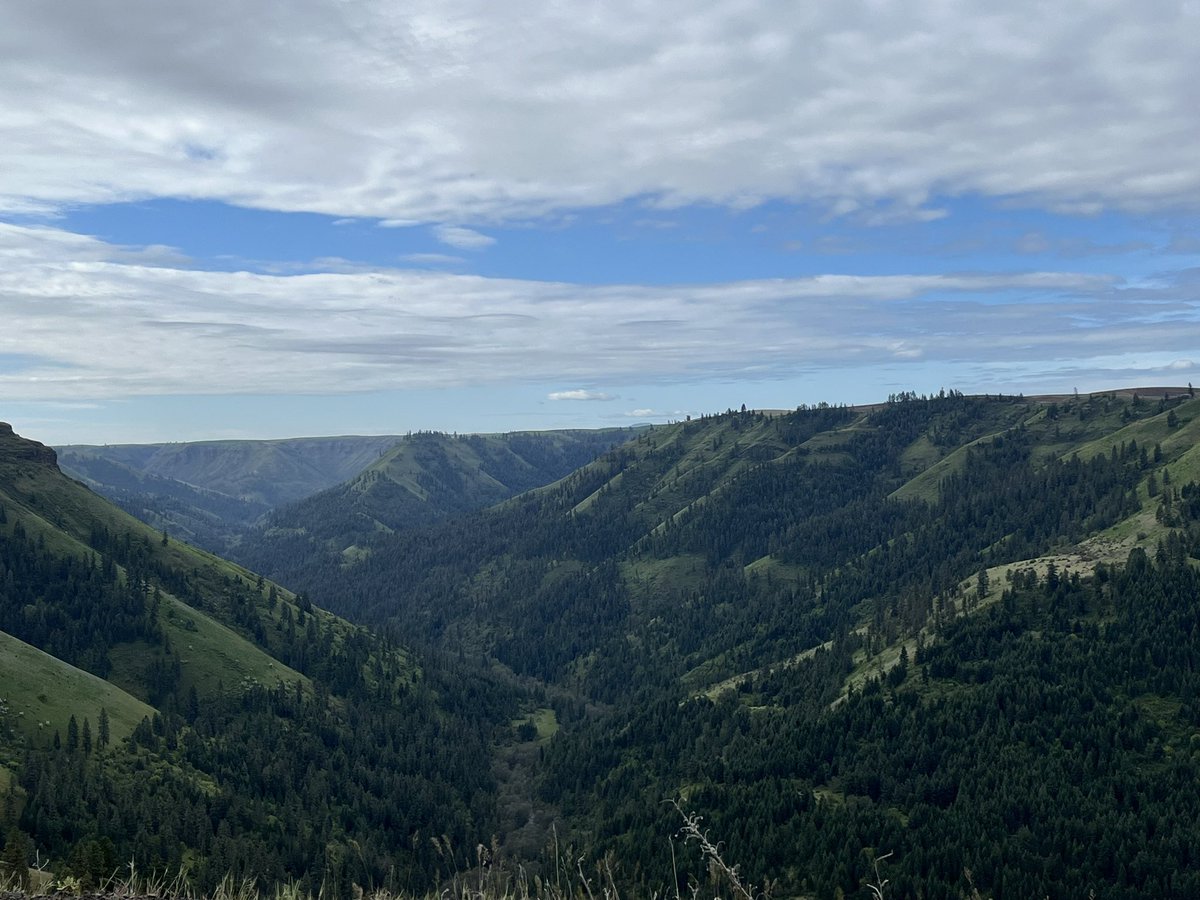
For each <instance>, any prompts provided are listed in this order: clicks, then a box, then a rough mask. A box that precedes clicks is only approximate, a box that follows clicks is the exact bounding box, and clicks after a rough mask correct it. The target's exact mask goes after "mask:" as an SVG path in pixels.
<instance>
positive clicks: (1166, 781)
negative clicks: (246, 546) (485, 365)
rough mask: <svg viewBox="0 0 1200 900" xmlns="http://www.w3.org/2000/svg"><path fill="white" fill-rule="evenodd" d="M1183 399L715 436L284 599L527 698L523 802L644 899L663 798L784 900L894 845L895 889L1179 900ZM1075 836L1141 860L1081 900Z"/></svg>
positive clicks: (1184, 615)
mask: <svg viewBox="0 0 1200 900" xmlns="http://www.w3.org/2000/svg"><path fill="white" fill-rule="evenodd" d="M1171 393H1172V394H1173V395H1174V396H1172V397H1170V398H1162V399H1160V398H1159V397H1156V398H1154V399H1153V400H1150V399H1148V398H1145V397H1142V398H1140V399H1138V400H1134V398H1133V397H1132V396H1125V397H1122V396H1116V395H1096V396H1094V397H1080V398H1074V397H1067V398H1056V399H1047V400H1036V399H1025V398H983V397H964V396H961V395H958V394H954V393H951V394H949V395H939V396H937V397H932V398H921V397H914V396H911V395H903V396H900V397H896V398H893V400H892V401H891V402H889V403H886V404H880V405H879V406H877V407H873V408H869V409H861V410H856V409H845V408H828V407H825V408H816V409H801V410H798V411H796V412H794V413H787V414H780V415H763V414H759V413H754V412H746V413H728V414H726V415H723V416H715V417H704V418H701V419H698V420H694V421H691V422H684V423H678V424H676V425H673V426H667V427H661V428H655V429H653V430H652V431H650V432H648V433H646V434H643V435H641V436H639V437H638V438H637V439H636V440H635V441H633V442H631V443H629V444H627V445H624V446H622V447H620V448H618V449H616V450H614V451H612V452H610V453H609V454H607V455H606V456H604V457H602V458H601V459H599V460H597V461H596V462H595V463H592V464H590V465H588V466H586V467H584V468H583V469H581V470H579V471H578V472H576V473H574V474H572V475H571V476H568V477H567V478H565V479H563V480H562V481H560V482H558V483H556V484H554V485H550V486H548V487H545V488H541V489H537V490H535V491H532V492H529V493H527V494H524V495H521V496H518V497H515V498H513V499H510V500H508V501H506V502H505V503H503V504H501V505H500V506H497V507H495V508H492V509H489V510H485V511H482V512H480V513H477V514H473V515H469V516H465V517H460V518H458V519H456V520H454V521H453V522H452V523H443V524H435V525H432V526H429V527H426V528H422V529H417V530H413V531H408V532H399V533H396V534H392V535H387V536H385V537H381V538H380V539H379V540H378V542H377V543H376V545H375V547H374V550H373V552H372V553H371V555H370V556H369V557H367V558H365V559H363V560H361V561H360V562H358V563H356V564H353V565H346V566H342V567H340V568H339V569H337V570H326V571H324V572H314V573H313V574H312V577H311V579H310V580H308V581H305V582H302V584H301V585H300V586H303V587H304V588H305V589H306V590H309V591H311V592H312V594H313V595H314V596H315V597H318V598H321V599H322V601H325V602H329V603H333V604H336V605H337V608H338V609H339V610H341V611H343V612H344V613H346V614H348V615H352V616H355V617H357V618H360V619H362V620H365V621H373V622H387V623H388V624H389V626H390V627H392V628H394V629H396V630H397V631H398V632H399V633H400V634H402V635H403V636H404V638H405V639H406V640H408V641H410V642H413V643H416V644H419V645H426V646H433V647H439V648H444V649H446V650H457V651H458V652H462V653H465V654H466V655H468V656H475V655H480V654H483V655H486V656H488V657H490V658H492V659H494V660H495V661H496V662H497V663H498V664H500V665H502V666H504V667H507V668H509V669H511V670H513V671H515V672H516V673H517V674H519V675H521V676H524V677H526V678H529V679H534V680H536V681H539V682H541V683H542V684H543V685H545V687H546V690H547V692H548V696H550V697H551V698H552V700H551V702H552V704H553V705H554V709H555V714H556V721H557V722H558V724H559V726H560V727H559V730H558V732H557V733H556V735H555V737H554V739H553V740H552V741H551V742H550V744H549V745H548V747H547V748H546V762H545V765H544V767H543V769H542V771H541V778H542V780H541V793H540V797H541V798H542V800H543V801H544V802H552V803H555V804H559V806H560V808H562V809H563V810H564V811H565V812H566V813H568V815H569V816H570V819H571V821H572V823H573V825H574V827H575V829H576V832H575V833H576V834H581V835H584V836H586V839H587V840H591V841H594V842H595V843H596V845H597V847H598V848H599V849H605V848H607V849H614V850H616V851H617V854H616V857H617V858H618V859H621V860H625V861H626V862H627V864H628V865H630V866H632V867H636V868H637V870H638V871H640V872H643V873H653V872H659V873H661V872H669V871H671V860H670V857H669V851H668V849H667V847H666V846H665V842H663V841H661V839H660V838H661V835H663V834H665V833H670V831H671V829H672V827H674V826H677V820H675V821H673V814H672V812H671V810H670V809H669V808H664V807H662V806H660V805H659V804H657V803H656V802H650V801H648V800H647V798H655V800H657V799H658V798H664V797H672V796H675V797H682V798H684V799H685V801H686V802H687V804H688V805H689V806H692V807H693V808H696V809H697V811H699V812H702V813H703V814H704V815H705V816H706V824H709V823H712V824H713V825H714V834H715V835H716V836H719V837H721V838H722V839H724V840H727V841H728V845H727V846H728V848H729V850H730V855H729V858H730V859H732V860H734V861H737V862H743V863H744V864H745V865H746V867H747V871H748V872H749V873H750V874H752V875H753V876H754V877H755V878H756V879H764V878H771V879H780V888H779V890H780V891H783V892H790V893H792V894H796V895H810V894H816V895H817V896H833V895H834V894H835V892H836V891H838V890H840V891H843V892H845V893H846V894H850V893H851V892H853V891H856V890H861V888H862V879H863V878H864V877H865V876H866V875H867V874H868V873H869V872H870V869H869V868H868V866H869V864H870V861H871V859H872V858H873V854H874V853H875V851H876V849H878V852H879V853H883V852H886V850H888V849H893V848H895V849H897V850H901V851H903V853H905V854H906V858H905V860H904V862H903V866H902V868H901V870H900V871H899V872H898V877H899V878H902V879H903V883H904V885H905V887H904V889H903V890H904V891H907V892H908V893H909V894H910V895H917V894H922V895H925V896H930V897H946V898H950V897H957V896H960V895H961V893H962V892H963V891H966V890H969V885H967V884H966V883H965V881H964V880H963V874H962V872H963V866H964V865H970V868H971V869H972V870H973V871H974V872H975V873H976V877H977V878H979V879H980V883H981V884H983V885H984V886H985V888H986V890H988V891H989V892H991V893H993V894H995V895H997V896H1001V895H1003V896H1041V895H1045V894H1047V893H1049V894H1051V895H1065V893H1066V892H1067V891H1068V890H1069V886H1070V885H1082V884H1087V885H1089V886H1090V885H1091V884H1093V883H1096V889H1097V896H1112V897H1117V896H1147V897H1149V896H1181V897H1182V896H1186V895H1187V894H1186V891H1187V890H1188V889H1189V888H1188V887H1184V885H1191V883H1192V882H1191V881H1188V880H1187V878H1185V877H1183V876H1182V874H1181V877H1180V879H1179V885H1180V886H1178V887H1177V886H1174V885H1170V884H1168V882H1167V880H1166V879H1165V875H1164V874H1163V873H1164V871H1165V869H1166V868H1169V867H1171V866H1175V867H1180V866H1183V867H1185V868H1186V866H1187V862H1186V857H1185V856H1181V855H1180V854H1178V853H1175V851H1174V850H1171V849H1169V848H1171V847H1175V846H1182V844H1183V843H1186V842H1187V841H1190V840H1191V839H1192V838H1193V837H1194V835H1193V834H1192V830H1191V826H1190V824H1188V823H1190V822H1191V821H1193V820H1192V819H1190V818H1188V817H1189V816H1190V815H1191V811H1192V806H1194V804H1192V803H1190V801H1189V800H1188V799H1187V798H1188V796H1190V795H1188V794H1187V793H1186V792H1185V791H1184V788H1183V786H1185V785H1187V784H1189V783H1190V781H1189V779H1190V778H1192V777H1193V776H1194V775H1195V774H1197V773H1196V771H1195V766H1194V760H1192V759H1191V751H1192V747H1193V745H1194V742H1197V741H1200V730H1198V729H1197V727H1196V725H1195V722H1196V721H1200V720H1196V719H1195V715H1194V703H1193V701H1192V700H1191V699H1190V696H1191V695H1190V690H1191V688H1190V687H1188V685H1190V683H1191V681H1190V679H1191V676H1190V675H1188V674H1187V673H1189V672H1192V671H1194V670H1195V669H1196V659H1197V656H1196V654H1197V653H1200V649H1197V648H1194V647H1193V646H1192V644H1191V643H1186V644H1185V645H1182V646H1180V648H1179V650H1178V652H1171V651H1169V650H1168V649H1167V647H1168V645H1164V644H1163V635H1164V634H1165V633H1166V632H1165V631H1164V630H1163V628H1162V627H1160V626H1161V625H1162V623H1163V622H1173V623H1175V624H1173V625H1171V626H1170V627H1171V628H1188V629H1192V630H1191V631H1188V632H1187V633H1188V634H1191V633H1195V629H1194V628H1193V627H1192V625H1190V624H1189V625H1184V624H1182V623H1184V622H1191V621H1192V620H1194V617H1195V604H1194V598H1195V593H1194V592H1195V589H1196V588H1195V584H1194V573H1193V571H1192V569H1193V565H1192V564H1189V562H1188V558H1189V554H1195V553H1197V552H1198V551H1197V548H1200V525H1197V514H1200V507H1197V505H1196V504H1197V502H1200V488H1198V487H1196V486H1195V485H1189V484H1186V483H1183V481H1182V479H1183V476H1184V473H1187V472H1191V471H1192V470H1193V468H1194V465H1195V460H1196V456H1195V453H1196V447H1197V446H1200V444H1198V440H1200V401H1197V400H1195V399H1193V398H1190V397H1189V396H1187V395H1186V392H1184V395H1183V396H1180V395H1179V394H1178V393H1176V392H1174V391H1172V392H1171ZM1101 542H1102V543H1101ZM1160 546H1161V549H1160ZM1127 556H1128V558H1129V560H1130V562H1129V566H1128V567H1125V568H1121V567H1120V565H1119V563H1124V561H1125V559H1126V557H1127ZM1148 556H1149V557H1152V558H1153V563H1152V564H1150V565H1149V566H1146V565H1144V563H1145V561H1146V560H1147V557H1148ZM1097 563H1100V564H1101V568H1100V569H1098V570H1096V571H1095V574H1093V570H1094V569H1095V566H1096V564H1097ZM1152 597H1158V598H1159V599H1158V600H1153V601H1151V600H1150V599H1148V598H1152ZM1162 598H1169V602H1166V601H1162V602H1165V603H1166V605H1165V606H1164V607H1163V610H1162V616H1161V618H1160V619H1159V620H1156V619H1155V618H1154V617H1149V618H1147V617H1142V616H1141V615H1140V613H1138V610H1139V609H1140V608H1142V607H1143V606H1145V605H1146V604H1149V605H1150V606H1151V607H1153V604H1154V603H1159V602H1160V601H1161V600H1162ZM1189 616H1190V617H1191V618H1190V619H1189ZM1117 623H1120V624H1117ZM1167 630H1168V631H1169V629H1167ZM1189 640H1190V639H1189ZM1086 642H1094V644H1092V646H1094V650H1089V649H1088V647H1089V643H1086ZM981 648H986V649H981ZM1106 655H1107V656H1110V657H1111V658H1113V659H1127V658H1129V657H1130V656H1133V657H1134V658H1137V659H1145V660H1148V662H1147V663H1146V664H1145V666H1143V667H1142V668H1140V669H1129V668H1127V669H1124V670H1122V669H1120V668H1117V669H1115V670H1109V669H1105V668H1104V665H1105V664H1104V657H1105V656H1106ZM968 660H969V661H970V664H969V665H967V664H965V663H966V661H968ZM989 660H992V662H991V665H990V668H989V665H988V661H989ZM956 661H957V662H956ZM1122 665H1124V664H1123V663H1122ZM1160 665H1161V666H1163V667H1164V669H1163V671H1164V672H1166V673H1168V674H1166V675H1164V676H1163V677H1162V678H1161V679H1157V680H1155V679H1149V680H1148V679H1147V677H1146V675H1147V672H1153V670H1154V668H1155V667H1156V666H1160ZM925 669H928V672H927V674H926V672H925ZM1101 670H1103V678H1101V677H1100V671H1101ZM918 671H919V675H918ZM1089 680H1090V681H1092V682H1094V683H1095V684H1096V685H1103V687H1102V688H1101V687H1096V688H1087V691H1088V692H1089V693H1086V694H1085V693H1083V692H1084V687H1083V686H1085V685H1087V684H1088V683H1089ZM1152 682H1153V683H1152ZM1172 683H1173V684H1174V685H1176V686H1175V687H1172V686H1171V685H1172ZM1046 685H1053V686H1054V688H1053V690H1050V689H1048V688H1046V687H1045V686H1046ZM1080 696H1089V697H1090V699H1089V700H1086V701H1081V703H1083V704H1084V705H1082V706H1080V708H1078V709H1076V707H1075V706H1074V705H1073V704H1074V700H1072V699H1071V698H1073V697H1080ZM1149 711H1153V713H1154V714H1153V716H1149ZM1147 717H1149V718H1147ZM956 718H957V719H959V720H961V721H963V722H969V723H973V724H971V725H970V726H966V727H959V726H956V725H955V721H956ZM974 734H978V735H980V736H981V737H983V738H984V739H986V740H988V741H990V742H991V743H990V744H989V745H988V746H987V747H974V746H972V743H971V738H972V735H974ZM1056 734H1061V735H1064V736H1065V737H1064V738H1063V740H1064V741H1070V744H1069V745H1064V746H1061V747H1058V746H1056V745H1055V744H1054V742H1053V736H1054V735H1056ZM1106 735H1115V737H1113V738H1109V737H1106ZM1114 741H1115V742H1117V743H1118V744H1119V752H1118V749H1115V748H1114V747H1112V746H1111V743H1112V742H1114ZM1167 745H1169V746H1170V747H1171V748H1173V749H1172V751H1171V752H1172V753H1173V754H1175V755H1174V756H1171V757H1169V759H1168V760H1167V761H1169V763H1170V765H1167V764H1166V762H1165V761H1164V756H1163V753H1164V751H1163V749H1162V748H1163V747H1164V746H1167ZM1195 745H1196V746H1200V744H1195ZM924 746H928V747H929V748H930V750H929V751H928V752H927V751H925V750H924V749H923V747H924ZM1156 748H1158V749H1156ZM1097 755H1099V757H1100V758H1103V759H1104V760H1105V761H1106V762H1105V765H1104V766H1102V767H1101V770H1100V771H1099V772H1096V771H1095V767H1096V765H1097V764H1096V763H1095V762H1094V760H1095V759H1096V758H1097ZM1110 763H1111V766H1110V765H1109V764H1110ZM1089 767H1091V768H1089ZM1085 771H1086V772H1089V773H1091V774H1090V775H1089V776H1087V777H1088V778H1091V779H1094V780H1093V781H1089V782H1087V784H1086V788H1085V789H1084V790H1082V791H1081V792H1079V793H1073V788H1072V787H1071V785H1073V784H1079V783H1080V781H1079V779H1081V778H1083V777H1084V776H1082V775H1081V774H1080V773H1081V772H1085ZM1027 773H1034V774H1032V775H1029V774H1027ZM1055 779H1059V780H1058V781H1056V780H1055ZM1187 790H1190V788H1189V789H1187ZM1106 791H1107V793H1106ZM1013 796H1016V797H1023V796H1028V797H1029V798H1030V799H1029V802H1028V803H1027V804H1024V805H1022V802H1021V801H1016V802H1014V803H1011V804H1007V805H1006V804H1005V803H1002V802H1000V800H1001V799H1002V798H1005V797H1013ZM959 797H961V802H959V799H958V798H959ZM1121 797H1129V798H1137V799H1136V800H1132V801H1130V802H1132V803H1135V804H1140V805H1139V806H1137V810H1136V812H1131V811H1130V810H1129V809H1128V808H1127V807H1126V806H1125V805H1124V801H1122V800H1120V799H1119V798H1121ZM1115 798H1116V799H1115ZM1072 802H1075V804H1076V805H1075V806H1072V805H1071V803H1072ZM1127 815H1128V816H1130V818H1128V819H1123V818H1122V817H1123V816H1127ZM1176 815H1179V816H1181V818H1179V819H1174V818H1172V817H1174V816H1176ZM973 816H974V817H975V818H974V819H973ZM1164 816H1166V817H1168V818H1172V821H1173V822H1175V823H1177V825H1173V826H1172V829H1171V831H1170V838H1169V840H1170V842H1171V843H1169V844H1166V845H1160V844H1158V843H1155V842H1154V841H1152V840H1148V839H1147V838H1146V837H1145V834H1146V833H1148V832H1146V831H1145V829H1146V828H1150V829H1151V831H1152V830H1153V829H1154V827H1155V826H1153V825H1150V824H1149V823H1150V822H1154V821H1161V819H1162V817H1164ZM1095 822H1106V823H1110V826H1109V827H1111V829H1112V830H1113V831H1114V833H1120V834H1121V835H1122V838H1121V840H1122V841H1123V842H1124V849H1123V850H1122V851H1121V852H1120V853H1119V854H1118V855H1120V856H1122V857H1124V858H1128V859H1133V858H1134V857H1136V856H1137V855H1138V854H1139V853H1140V852H1143V851H1144V852H1145V854H1146V855H1145V859H1146V860H1151V859H1153V860H1154V863H1153V864H1150V863H1147V867H1146V868H1144V869H1143V868H1137V867H1135V866H1133V865H1130V866H1127V867H1126V868H1125V869H1124V870H1122V871H1113V872H1111V875H1110V877H1109V879H1108V881H1107V884H1108V885H1110V887H1108V888H1106V887H1105V883H1106V882H1104V881H1102V880H1101V881H1097V880H1096V879H1090V878H1088V871H1089V869H1088V867H1089V866H1091V865H1095V864H1097V860H1096V858H1095V856H1094V855H1089V854H1088V853H1086V852H1082V851H1080V850H1079V849H1078V848H1079V847H1087V846H1091V845H1090V844H1089V843H1088V842H1089V841H1092V840H1093V839H1094V833H1093V831H1089V829H1090V828H1091V829H1094V825H1093V824H1091V823H1095ZM1117 823H1121V824H1117ZM905 824H907V829H905V828H904V827H903V826H905ZM1022 828H1024V829H1025V830H1024V831H1022V830H1020V829H1022ZM1139 829H1142V831H1141V832H1140V834H1141V835H1142V836H1141V837H1138V836H1137V835H1138V834H1139ZM1065 834H1070V835H1075V837H1072V838H1066V837H1064V835H1065ZM980 835H986V837H981V836H980ZM735 848H736V850H735ZM1114 852H1115V851H1114ZM1055 859H1058V860H1060V863H1061V865H1060V867H1059V868H1057V869H1056V868H1054V863H1053V860H1055ZM1106 865H1108V864H1107V863H1106ZM1048 867H1049V868H1048ZM1109 868H1111V866H1109ZM985 872H986V874H984V873H985ZM656 888H661V889H664V890H666V891H667V892H670V890H671V889H672V888H671V887H670V886H664V885H663V884H662V883H661V882H657V883H656V882H654V881H652V880H648V881H643V882H641V883H640V889H641V890H643V891H649V890H653V889H656ZM1164 890H1165V893H1164Z"/></svg>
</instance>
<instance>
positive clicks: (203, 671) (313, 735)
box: [0, 423, 514, 895]
mask: <svg viewBox="0 0 1200 900" xmlns="http://www.w3.org/2000/svg"><path fill="white" fill-rule="evenodd" d="M513 708H514V697H513V695H512V693H511V691H507V690H506V689H503V688H500V687H498V686H496V685H492V684H490V683H484V680H483V679H482V676H481V675H480V674H479V673H477V672H473V671H471V670H470V667H468V668H467V669H463V670H460V671H458V672H457V673H456V674H455V675H454V677H453V678H450V677H448V676H446V675H444V674H442V672H441V670H440V669H439V668H438V667H437V666H436V665H435V666H432V667H431V666H425V665H420V664H419V663H418V662H417V660H416V659H415V658H414V657H413V656H412V655H411V654H410V653H408V652H406V651H404V650H402V649H400V648H397V647H395V646H392V645H390V644H388V643H386V642H384V641H382V640H380V639H378V638H376V637H375V636H374V635H372V634H371V633H370V632H368V631H367V630H365V629H363V628H361V627H357V626H354V625H351V624H350V623H348V622H346V621H344V620H342V619H339V618H337V617H335V616H333V615H331V614H329V613H327V612H325V611H323V610H320V609H317V608H315V607H314V606H312V604H311V603H310V602H309V601H308V600H307V599H305V598H304V597H297V596H294V595H292V594H291V593H290V592H288V591H286V590H284V589H282V588H280V587H278V586H277V585H274V584H272V583H270V582H267V581H265V580H264V579H263V578H261V577H259V576H257V575H255V574H253V573H251V572H249V571H247V570H246V569H243V568H241V567H240V566H237V565H234V564H232V563H229V562H226V561H224V560H222V559H219V558H217V557H215V556H213V555H211V554H209V553H207V552H204V551H202V550H199V549H196V548H194V547H192V546H189V545H187V544H185V543H182V542H180V541H177V540H175V539H172V538H169V537H164V536H163V535H162V534H161V533H159V532H158V531H156V530H155V529H152V528H151V527H149V526H147V525H145V524H143V523H142V522H140V521H138V520H136V519H135V518H133V517H132V516H130V515H128V514H126V513H125V512H123V511H121V510H120V509H118V508H116V507H114V506H113V505H111V504H110V503H109V502H108V501H107V500H105V499H103V498H102V497H100V496H98V495H97V494H95V493H93V492H92V491H91V490H90V489H88V488H87V487H85V486H83V485H81V484H79V483H77V482H76V481H73V480H72V479H70V478H67V477H66V476H64V475H63V474H62V472H61V471H60V470H59V468H58V465H57V461H56V455H55V452H54V451H53V450H52V449H50V448H48V447H45V446H43V445H41V444H39V443H37V442H36V441H32V440H28V439H25V438H23V437H20V436H19V435H16V434H14V432H13V430H12V428H11V427H10V426H8V425H7V424H3V423H0V784H2V785H3V787H4V792H5V796H6V797H7V798H8V799H7V800H0V817H9V819H10V821H9V822H7V823H3V824H6V825H11V824H16V825H17V826H18V827H19V828H21V829H22V830H24V831H26V832H27V833H28V834H29V835H30V837H31V838H32V840H33V841H34V844H35V845H36V846H37V847H38V848H39V850H40V852H41V853H42V855H43V857H44V858H49V859H55V860H58V861H59V862H58V864H59V865H61V866H64V867H65V866H68V865H70V866H71V868H72V870H73V871H75V872H76V873H77V874H79V873H81V872H83V873H87V874H88V875H89V877H93V878H94V879H95V881H100V880H102V879H103V878H105V877H107V876H108V875H110V874H112V872H113V871H115V870H116V868H117V867H118V866H121V865H124V864H125V863H124V862H122V861H125V862H127V861H128V860H131V859H132V860H134V861H135V864H136V865H137V866H138V868H139V870H141V871H146V872H149V871H153V870H155V869H156V868H158V869H161V868H162V867H167V868H170V869H172V870H173V871H178V870H179V867H180V866H183V865H186V866H187V867H188V868H189V869H190V871H191V873H192V876H193V877H194V878H195V879H196V880H197V882H196V883H197V884H198V885H200V886H205V885H206V886H208V887H209V888H211V887H212V886H214V885H215V884H216V882H217V881H219V880H220V879H221V878H223V877H225V876H226V875H229V874H235V877H237V878H238V879H239V880H240V879H241V878H242V877H243V876H244V877H253V878H255V879H256V880H258V881H260V882H263V883H279V882H282V881H284V880H289V879H301V880H303V881H304V883H306V884H308V885H309V887H310V888H312V889H313V890H316V889H317V888H319V887H321V886H322V885H324V886H325V887H326V888H327V889H331V886H333V885H336V886H337V888H336V890H337V892H338V893H339V894H341V893H345V894H347V895H348V893H349V890H350V884H351V882H358V883H377V884H384V883H386V882H387V879H389V878H392V879H402V880H403V883H406V884H412V885H421V884H424V885H432V883H433V878H434V875H435V873H436V871H437V870H438V867H439V866H441V865H444V864H445V859H446V856H445V854H444V853H443V852H441V851H440V850H438V849H437V848H434V847H433V846H432V845H429V844H428V842H415V843H414V842H413V840H412V836H413V835H414V834H415V833H417V832H418V831H420V830H426V831H427V833H429V834H439V835H440V834H447V835H453V836H454V839H455V841H456V845H457V846H459V847H463V848H467V847H473V846H474V845H475V843H476V842H478V841H482V840H486V839H487V838H488V837H489V836H490V835H491V834H492V833H493V832H494V831H495V828H496V826H495V822H494V819H493V816H494V812H493V809H492V806H491V804H490V801H489V800H488V799H487V798H488V796H489V792H490V791H491V790H493V785H492V779H491V774H490V758H491V752H492V750H491V747H492V742H493V732H494V729H495V727H496V725H497V723H500V722H507V721H508V719H509V718H510V717H511V716H512V710H513ZM401 735H402V736H403V739H402V742H399V741H398V736H401ZM10 786H11V789H10ZM13 818H15V822H14V821H12V819H13ZM346 822H353V823H354V833H353V837H350V836H349V835H348V834H347V833H346V830H345V825H344V824H343V823H346ZM231 825H233V826H234V827H233V828H232V829H231V827H230V826H231ZM435 829H436V830H435ZM465 853H466V850H464V851H463V854H464V855H463V860H464V861H465V859H466V856H465ZM72 860H73V861H74V862H71V861H72ZM93 883H95V882H93ZM396 883H400V882H396Z"/></svg>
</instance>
